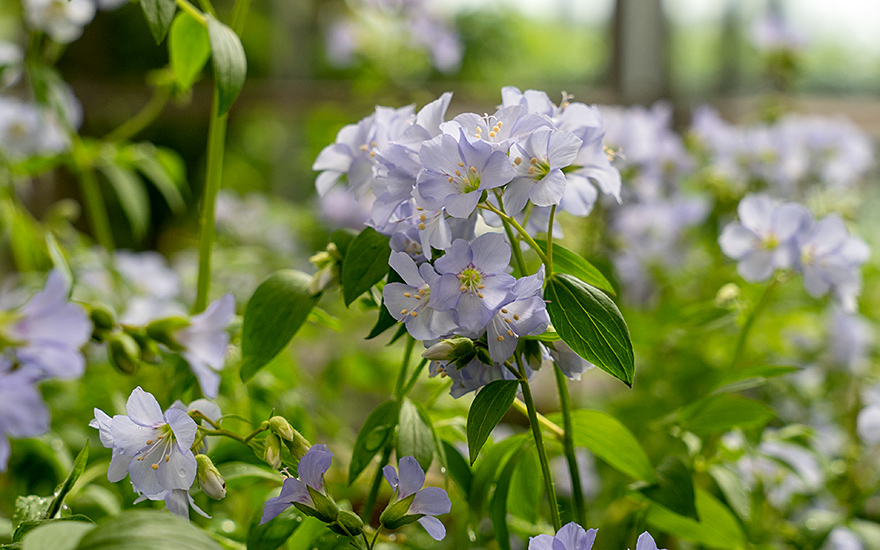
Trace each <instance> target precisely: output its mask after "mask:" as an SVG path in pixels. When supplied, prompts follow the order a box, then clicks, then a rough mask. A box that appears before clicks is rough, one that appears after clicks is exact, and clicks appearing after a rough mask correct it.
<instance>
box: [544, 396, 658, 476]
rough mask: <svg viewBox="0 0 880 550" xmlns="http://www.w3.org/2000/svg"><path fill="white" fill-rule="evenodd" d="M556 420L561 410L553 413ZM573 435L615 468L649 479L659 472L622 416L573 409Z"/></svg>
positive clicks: (576, 443) (630, 474) (577, 444)
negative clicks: (616, 416) (655, 469)
mask: <svg viewBox="0 0 880 550" xmlns="http://www.w3.org/2000/svg"><path fill="white" fill-rule="evenodd" d="M550 418H551V419H553V420H554V421H556V422H557V423H559V422H561V416H560V415H558V414H555V415H550ZM571 426H572V439H573V440H574V444H575V445H576V446H578V447H586V448H587V449H589V450H590V452H591V453H593V454H594V455H596V456H597V457H598V458H600V459H601V460H603V461H605V462H606V463H607V464H608V465H609V466H611V467H612V468H614V469H615V470H617V471H619V472H622V473H624V474H626V475H628V476H631V477H633V478H635V479H639V480H642V481H647V482H648V483H656V482H657V475H656V474H655V473H654V467H653V466H651V461H650V460H649V459H648V455H646V454H645V451H644V450H642V446H641V445H639V442H638V440H637V439H636V437H635V436H634V435H633V434H632V432H631V431H629V428H627V427H626V426H624V425H623V424H622V423H621V422H620V421H619V420H617V419H616V418H614V417H613V416H611V415H610V414H608V413H606V412H602V411H594V410H589V409H580V410H576V411H572V413H571Z"/></svg>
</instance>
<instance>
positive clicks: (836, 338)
mask: <svg viewBox="0 0 880 550" xmlns="http://www.w3.org/2000/svg"><path fill="white" fill-rule="evenodd" d="M828 332H829V337H828V346H829V347H830V348H831V354H832V356H833V357H834V359H835V360H836V361H837V362H838V363H839V364H840V365H842V366H844V367H846V368H847V369H849V371H850V372H853V373H856V374H863V373H864V372H865V371H866V370H867V369H868V367H869V365H870V363H869V361H868V357H869V355H870V351H871V348H872V347H873V345H874V329H873V327H872V326H871V325H870V324H869V323H868V320H867V319H865V318H864V317H862V316H861V315H859V314H857V313H852V312H848V311H846V310H845V309H844V308H842V307H839V306H835V307H833V308H832V311H831V318H830V323H829V331H828Z"/></svg>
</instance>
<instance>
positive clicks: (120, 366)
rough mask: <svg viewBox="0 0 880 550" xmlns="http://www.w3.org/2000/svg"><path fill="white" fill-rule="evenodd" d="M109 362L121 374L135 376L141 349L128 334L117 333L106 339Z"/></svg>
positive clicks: (139, 362)
mask: <svg viewBox="0 0 880 550" xmlns="http://www.w3.org/2000/svg"><path fill="white" fill-rule="evenodd" d="M107 354H108V356H109V357H110V362H111V363H112V364H113V366H114V367H116V369H117V370H118V371H119V372H121V373H122V374H129V375H131V374H135V373H137V371H138V367H140V364H141V348H140V346H138V343H137V342H136V341H135V339H134V338H132V337H131V336H130V335H129V334H127V333H125V332H117V333H115V334H111V335H110V337H109V338H108V339H107Z"/></svg>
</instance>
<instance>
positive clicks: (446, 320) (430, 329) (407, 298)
mask: <svg viewBox="0 0 880 550" xmlns="http://www.w3.org/2000/svg"><path fill="white" fill-rule="evenodd" d="M388 263H389V264H390V265H391V267H392V269H394V271H396V272H397V273H398V275H400V276H401V278H403V281H404V282H403V283H389V284H387V285H385V287H384V288H383V289H382V297H383V300H384V302H385V306H386V307H387V308H388V311H389V312H390V313H391V316H392V317H394V318H395V319H397V320H398V321H400V322H402V323H404V324H405V325H406V329H407V331H409V333H410V335H411V336H412V337H413V338H416V339H417V340H434V339H436V338H440V337H442V336H445V335H447V334H449V333H451V332H452V331H453V330H454V329H455V327H456V322H455V316H454V313H453V312H452V311H451V310H450V308H448V307H444V308H443V310H442V311H438V310H437V308H436V303H435V302H436V298H435V297H434V295H433V291H434V290H435V289H436V285H437V284H438V281H439V280H440V275H438V274H437V272H436V271H434V268H433V267H432V266H431V264H429V263H427V262H425V263H423V264H422V265H421V266H416V263H415V261H414V260H413V259H412V258H411V257H410V256H408V255H407V254H406V253H404V252H392V253H391V257H390V258H389V260H388Z"/></svg>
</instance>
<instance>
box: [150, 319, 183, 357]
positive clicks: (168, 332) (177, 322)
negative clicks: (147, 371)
mask: <svg viewBox="0 0 880 550" xmlns="http://www.w3.org/2000/svg"><path fill="white" fill-rule="evenodd" d="M189 325H190V322H189V320H187V319H184V318H183V317H168V318H167V319H158V320H156V321H153V322H152V323H150V324H149V325H147V335H148V336H149V337H150V338H152V339H153V340H155V341H157V342H159V343H160V344H164V345H165V346H167V347H168V349H170V350H171V351H183V349H184V348H183V346H182V345H180V344H179V343H178V342H177V340H176V339H175V338H174V333H175V332H177V331H178V330H180V329H182V328H186V327H188V326H189Z"/></svg>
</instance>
